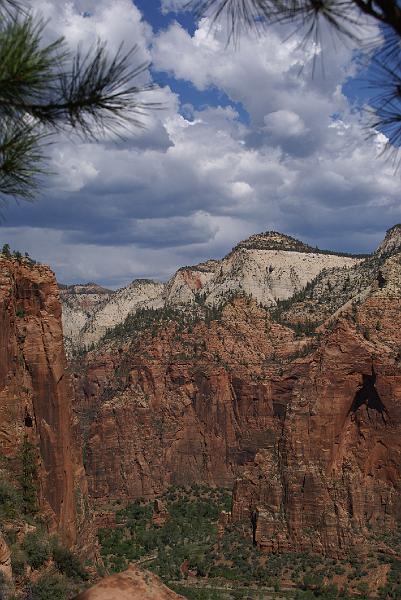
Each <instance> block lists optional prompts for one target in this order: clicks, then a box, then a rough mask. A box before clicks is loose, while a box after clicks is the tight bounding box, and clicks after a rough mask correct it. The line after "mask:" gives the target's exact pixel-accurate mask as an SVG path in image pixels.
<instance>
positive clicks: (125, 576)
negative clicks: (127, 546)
mask: <svg viewBox="0 0 401 600" xmlns="http://www.w3.org/2000/svg"><path fill="white" fill-rule="evenodd" d="M180 598H181V599H183V596H179V595H178V594H176V593H175V592H173V591H172V590H170V589H169V588H168V587H167V586H165V585H164V584H163V583H162V582H161V581H160V579H159V578H158V577H157V576H156V575H154V574H153V573H150V572H149V571H141V570H140V569H138V567H136V566H135V565H131V566H130V567H129V568H128V569H127V570H126V571H124V572H123V573H117V574H116V575H110V577H106V578H105V579H102V580H101V581H100V582H99V583H97V584H96V585H94V586H93V587H91V588H89V589H88V590H86V591H85V592H82V594H79V596H76V598H75V600H111V599H113V600H179V599H180Z"/></svg>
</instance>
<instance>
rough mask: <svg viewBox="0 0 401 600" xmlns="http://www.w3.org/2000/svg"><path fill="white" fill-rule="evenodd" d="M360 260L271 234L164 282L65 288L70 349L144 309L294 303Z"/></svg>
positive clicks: (92, 340) (97, 337) (255, 237)
mask: <svg viewBox="0 0 401 600" xmlns="http://www.w3.org/2000/svg"><path fill="white" fill-rule="evenodd" d="M362 260H363V257H362V256H360V255H351V254H350V255H344V254H340V253H337V252H330V251H322V250H319V249H317V248H313V247H312V246H309V245H307V244H304V243H303V242H301V241H299V240H297V239H295V238H293V237H290V236H288V235H284V234H281V233H278V232H276V231H268V232H265V233H261V234H257V235H252V236H251V237H249V238H248V239H246V240H243V241H242V242H240V243H239V244H238V245H237V246H235V247H234V248H233V250H232V251H231V252H230V253H229V254H228V255H227V256H225V257H224V258H223V259H221V260H209V261H207V262H203V263H200V264H198V265H195V266H188V267H182V268H181V269H179V270H178V271H177V272H176V273H175V274H174V275H173V276H172V277H171V279H170V280H169V281H168V282H167V283H166V284H163V283H157V282H154V281H151V280H143V279H141V280H136V281H133V282H132V283H131V284H129V285H128V286H127V287H124V288H122V289H119V290H117V291H116V292H110V290H106V289H104V288H101V287H100V286H97V285H96V284H93V283H90V284H87V285H82V286H80V285H72V286H62V289H61V300H62V304H63V325H64V335H65V338H66V342H67V347H68V348H69V349H72V348H79V347H88V346H90V345H91V344H93V343H96V342H97V341H99V340H100V339H101V337H102V336H103V335H104V334H105V333H106V331H107V330H108V329H111V328H113V327H115V326H116V325H118V324H119V323H122V322H123V321H124V319H125V318H126V317H127V316H128V315H129V314H132V313H135V312H136V311H137V310H138V309H140V308H161V307H163V306H171V307H176V308H178V309H187V308H188V307H191V306H194V305H196V303H197V302H199V301H201V302H202V303H204V304H205V305H207V306H218V305H220V304H221V303H222V302H224V301H225V300H226V299H227V298H228V297H230V296H232V295H236V294H237V295H238V294H245V295H247V296H250V297H252V298H254V299H255V300H257V301H258V302H259V303H260V304H262V305H264V306H274V305H276V304H277V302H278V301H280V300H286V299H288V298H291V297H292V296H293V295H294V294H295V293H296V292H299V291H300V290H302V289H304V288H305V286H306V285H307V284H308V283H310V282H311V281H312V280H314V279H315V278H316V276H317V275H319V274H320V273H321V272H322V271H327V270H331V269H339V268H347V269H348V268H352V267H354V266H355V265H357V264H359V263H360V262H361V261H362Z"/></svg>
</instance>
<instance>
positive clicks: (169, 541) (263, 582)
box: [98, 485, 401, 600]
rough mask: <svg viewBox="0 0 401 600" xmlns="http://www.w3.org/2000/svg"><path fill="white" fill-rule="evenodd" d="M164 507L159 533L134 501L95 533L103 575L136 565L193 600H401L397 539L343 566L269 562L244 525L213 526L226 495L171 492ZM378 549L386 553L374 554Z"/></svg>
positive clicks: (299, 559) (329, 561)
mask: <svg viewBox="0 0 401 600" xmlns="http://www.w3.org/2000/svg"><path fill="white" fill-rule="evenodd" d="M162 501H163V504H164V506H165V508H166V512H167V514H168V516H167V517H166V522H165V523H164V524H163V525H162V526H160V524H155V523H154V522H153V520H152V514H153V505H152V503H151V502H145V501H141V500H137V501H136V502H134V503H133V504H131V505H129V506H128V507H127V508H125V509H122V510H121V509H120V510H118V511H117V512H116V523H117V525H116V527H115V528H102V529H100V530H99V533H98V537H99V542H100V546H101V554H102V557H103V560H104V561H105V566H106V568H107V570H109V571H111V572H118V571H121V570H123V569H125V568H126V567H127V565H128V563H129V561H138V564H143V565H144V566H145V565H146V568H147V569H150V570H152V571H154V572H155V573H157V574H158V575H159V576H160V577H161V578H162V579H163V580H164V582H165V583H166V584H167V585H169V586H170V587H172V588H173V589H174V590H175V591H177V592H178V593H180V594H182V595H184V596H185V597H187V598H188V599H193V600H201V599H212V600H213V599H223V598H226V599H227V600H229V599H240V598H254V599H255V600H256V599H257V598H260V597H266V596H263V594H266V593H267V592H268V593H269V597H274V595H275V594H274V593H275V591H276V592H277V593H278V592H280V594H279V596H280V597H283V594H285V596H287V595H288V596H289V597H292V598H294V597H295V598H297V599H299V600H301V599H302V600H309V599H313V598H321V599H322V600H323V599H335V598H343V599H346V598H351V597H354V596H357V597H359V598H370V597H371V596H370V593H371V592H372V593H376V594H377V595H378V597H379V598H382V599H384V598H387V599H390V598H399V597H400V595H401V561H400V560H399V559H398V558H397V557H396V556H392V555H391V553H392V552H393V553H394V554H395V552H397V553H398V552H400V550H401V537H400V535H391V536H386V545H385V546H384V545H383V541H384V537H383V539H382V538H380V540H379V539H377V538H373V537H372V545H371V549H370V550H369V551H368V553H367V554H366V556H358V555H356V554H355V553H352V552H350V553H349V556H347V557H346V558H344V559H343V560H339V559H334V558H328V557H322V556H320V555H317V554H308V553H291V552H287V553H286V552H283V553H281V554H270V555H266V554H261V553H260V551H259V549H257V548H256V547H255V546H253V544H252V533H251V524H250V523H249V522H238V523H232V524H230V523H229V522H228V523H226V524H225V527H219V526H218V518H219V515H220V514H221V511H223V510H225V511H227V509H229V506H230V494H229V493H228V491H226V490H224V489H211V488H207V487H206V486H197V485H195V486H192V487H177V488H170V489H169V491H168V492H166V494H164V496H163V497H162ZM379 545H380V547H381V549H382V550H383V548H384V549H387V550H385V552H384V553H383V552H378V551H377V548H378V547H379ZM375 547H376V548H375ZM383 573H384V574H385V576H384V578H383ZM386 573H387V575H386ZM380 578H381V580H382V584H381V585H377V581H378V580H379V579H380Z"/></svg>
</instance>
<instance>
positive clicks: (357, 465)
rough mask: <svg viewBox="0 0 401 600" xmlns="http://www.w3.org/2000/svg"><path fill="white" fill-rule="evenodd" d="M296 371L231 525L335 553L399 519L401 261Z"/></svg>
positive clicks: (274, 548)
mask: <svg viewBox="0 0 401 600" xmlns="http://www.w3.org/2000/svg"><path fill="white" fill-rule="evenodd" d="M383 273H384V274H385V276H384V277H383V278H385V279H386V283H385V284H384V285H383V284H382V283H381V282H378V283H377V284H376V287H375V289H372V291H371V293H370V295H369V296H368V298H367V299H366V300H365V301H364V302H362V303H361V304H360V305H359V306H358V308H357V309H355V308H354V309H353V310H352V311H351V312H350V313H349V314H348V317H347V318H342V319H341V320H340V321H339V322H338V323H337V324H336V326H335V328H334V330H333V331H332V332H326V334H325V335H324V337H323V339H322V340H321V342H320V344H319V348H318V349H317V350H316V352H314V353H313V354H312V355H311V356H310V357H309V358H305V359H304V360H303V361H302V365H301V364H300V365H298V366H297V367H296V368H295V367H294V365H290V366H289V367H288V377H289V378H290V379H291V389H290V390H289V396H288V401H287V404H286V411H285V418H284V419H283V421H282V429H281V431H280V432H279V433H278V435H276V437H275V439H274V440H273V443H272V444H271V446H270V447H265V448H261V449H260V450H259V452H258V453H257V454H256V456H255V460H254V462H253V464H252V465H247V467H246V468H245V469H244V472H243V473H242V474H241V477H240V478H239V479H238V480H237V481H236V484H235V487H234V495H233V519H234V520H238V519H243V518H246V519H250V520H251V521H252V523H253V528H254V540H255V543H257V544H258V545H259V546H260V547H261V548H262V549H264V550H266V551H268V552H280V551H287V550H294V549H295V550H312V551H317V552H324V553H326V554H330V555H333V556H337V555H341V554H342V553H345V552H346V551H348V550H349V549H350V548H352V547H356V548H357V547H358V546H360V545H361V544H363V542H364V540H365V539H366V537H368V535H369V532H371V531H375V532H384V531H389V530H394V529H395V528H396V527H397V526H398V525H399V524H400V520H401V510H400V502H399V500H400V494H401V365H400V362H399V360H400V355H399V348H400V343H401V339H400V332H399V329H398V327H396V328H395V327H394V323H398V322H399V321H400V319H401V288H400V287H399V286H400V283H401V267H400V255H397V256H395V257H392V258H391V259H389V260H388V261H387V262H386V264H385V265H384V266H383Z"/></svg>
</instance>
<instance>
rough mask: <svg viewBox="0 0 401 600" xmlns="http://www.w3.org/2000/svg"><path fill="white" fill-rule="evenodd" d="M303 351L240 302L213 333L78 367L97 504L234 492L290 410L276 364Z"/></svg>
mask: <svg viewBox="0 0 401 600" xmlns="http://www.w3.org/2000/svg"><path fill="white" fill-rule="evenodd" d="M181 327H183V329H181ZM255 332H258V334H257V335H255ZM303 343H304V342H302V341H298V340H295V336H294V333H293V332H292V331H291V330H288V329H286V328H284V327H281V326H280V325H275V324H270V323H268V322H266V312H265V311H264V310H263V309H260V308H258V307H257V306H256V305H255V303H253V302H252V301H247V300H245V299H243V298H240V299H237V300H236V301H234V302H233V303H232V304H229V305H228V306H227V307H226V308H225V309H224V311H223V313H222V315H221V319H220V320H219V321H211V322H210V324H209V325H207V324H206V323H205V322H203V321H200V322H199V323H198V324H196V325H194V326H191V325H188V326H185V327H184V326H182V325H181V324H180V323H179V322H176V321H172V322H169V323H167V324H166V325H162V326H160V327H159V329H158V330H157V331H155V330H152V329H145V330H144V331H142V332H137V333H136V334H135V336H134V338H133V339H131V340H127V341H126V342H122V343H121V342H118V341H116V342H113V343H107V344H105V345H103V346H102V347H100V348H97V349H96V351H93V352H90V353H88V355H87V356H86V361H84V362H83V361H82V360H80V362H79V367H78V368H77V375H76V379H75V381H76V405H75V410H76V415H77V420H78V422H79V423H80V424H81V436H82V440H83V446H84V461H85V467H86V473H87V477H88V482H89V488H90V492H91V495H92V496H93V497H95V498H97V499H98V501H107V499H109V500H110V499H113V498H114V499H119V498H125V499H131V498H135V497H145V498H150V497H153V496H154V495H156V494H158V493H160V492H161V491H163V490H164V489H166V487H167V486H168V485H170V484H174V485H186V484H191V483H198V482H203V483H207V484H208V485H217V486H230V485H231V484H232V483H233V481H234V478H235V476H236V475H237V474H238V466H239V465H241V464H244V463H245V462H247V461H249V460H251V459H252V458H253V457H254V456H255V453H256V452H257V450H258V448H259V447H261V446H263V445H265V444H266V443H267V442H268V440H269V439H270V437H271V435H272V434H271V431H270V429H269V426H270V424H271V423H272V422H273V420H274V414H275V413H276V412H277V413H279V412H280V411H281V409H282V406H281V404H280V402H281V400H279V401H278V402H276V403H274V404H273V395H274V394H278V393H279V392H278V391H277V392H275V390H276V386H278V389H281V388H282V387H283V391H282V393H283V394H285V384H284V386H283V384H282V382H281V379H280V377H277V378H275V377H274V375H273V370H274V364H275V363H274V361H275V360H276V359H281V357H282V358H283V360H285V357H286V356H287V355H289V354H291V352H293V351H297V349H299V348H300V347H301V346H302V345H303Z"/></svg>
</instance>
